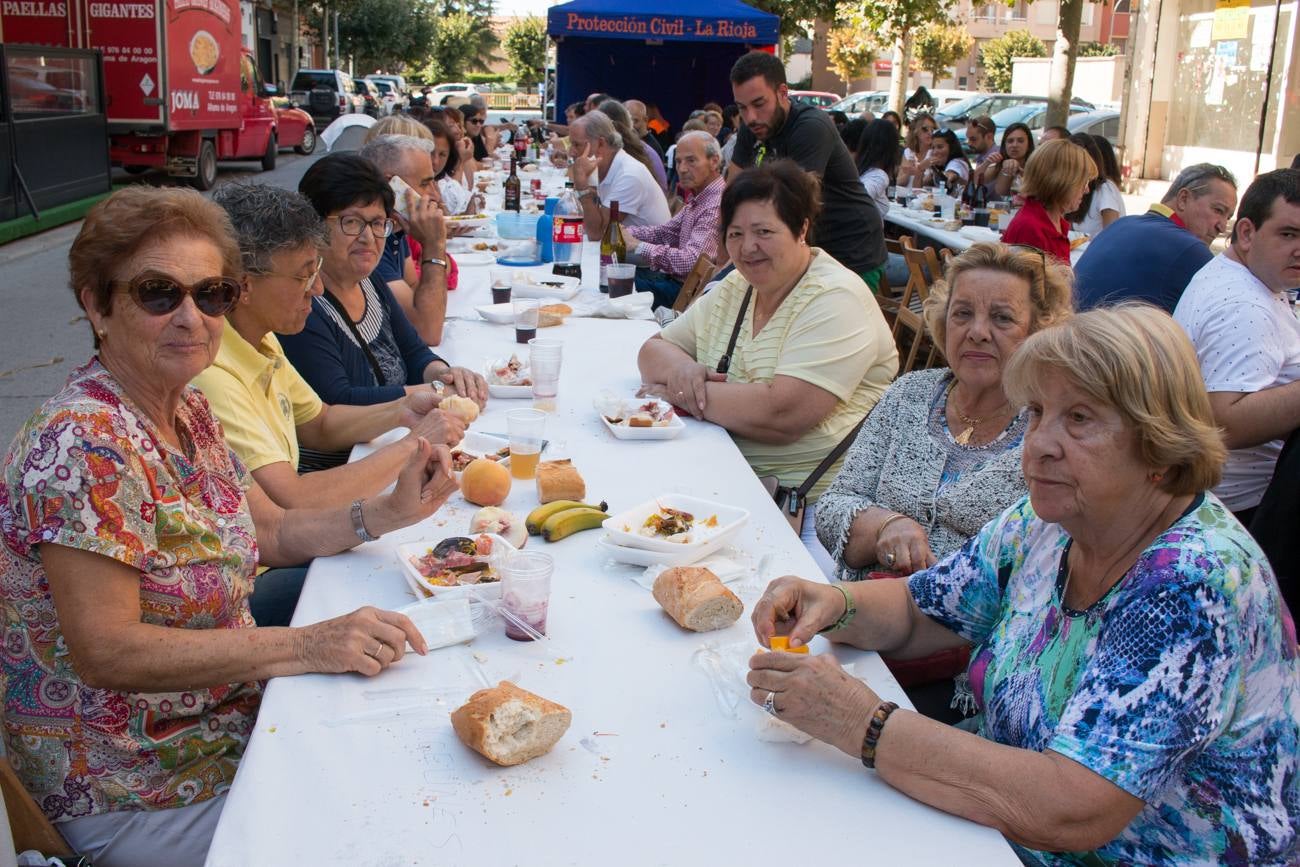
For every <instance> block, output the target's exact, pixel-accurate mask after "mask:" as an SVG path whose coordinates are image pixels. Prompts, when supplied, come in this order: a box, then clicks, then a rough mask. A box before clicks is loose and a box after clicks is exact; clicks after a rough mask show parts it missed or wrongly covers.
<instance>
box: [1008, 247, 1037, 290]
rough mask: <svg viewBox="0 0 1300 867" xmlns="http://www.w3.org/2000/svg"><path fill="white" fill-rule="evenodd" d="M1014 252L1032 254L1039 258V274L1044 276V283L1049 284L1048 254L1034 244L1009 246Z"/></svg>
mask: <svg viewBox="0 0 1300 867" xmlns="http://www.w3.org/2000/svg"><path fill="white" fill-rule="evenodd" d="M1007 246H1008V247H1010V248H1011V249H1012V250H1015V251H1016V252H1017V253H1032V254H1033V255H1035V256H1037V257H1038V268H1039V272H1040V273H1041V274H1042V275H1043V282H1047V254H1046V253H1044V252H1043V251H1042V250H1041V249H1039V248H1038V247H1035V246H1033V245H1032V244H1008V245H1007Z"/></svg>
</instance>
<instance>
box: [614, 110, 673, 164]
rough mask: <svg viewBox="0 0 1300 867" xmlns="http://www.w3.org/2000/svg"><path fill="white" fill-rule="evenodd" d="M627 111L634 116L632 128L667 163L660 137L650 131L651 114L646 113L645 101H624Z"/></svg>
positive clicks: (661, 160)
mask: <svg viewBox="0 0 1300 867" xmlns="http://www.w3.org/2000/svg"><path fill="white" fill-rule="evenodd" d="M623 107H624V108H625V109H627V113H628V114H629V115H630V116H631V118H632V129H633V130H635V131H636V134H637V135H639V136H641V141H643V142H645V143H646V144H647V145H649V146H650V148H651V150H653V151H654V152H655V153H657V154H658V155H659V161H660V162H661V163H665V164H666V163H667V157H666V155H665V154H664V146H663V145H661V144H660V143H659V139H658V138H656V137H655V136H654V134H653V133H651V132H650V121H649V116H648V115H647V114H646V107H645V103H644V102H642V101H641V100H639V99H629V100H627V101H625V102H624V103H623Z"/></svg>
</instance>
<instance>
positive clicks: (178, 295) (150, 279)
mask: <svg viewBox="0 0 1300 867" xmlns="http://www.w3.org/2000/svg"><path fill="white" fill-rule="evenodd" d="M108 287H109V288H110V289H112V290H113V291H114V292H126V293H128V294H129V295H130V296H131V298H132V299H133V300H134V301H135V303H136V304H137V305H139V307H140V309H141V310H143V311H144V312H146V313H148V314H150V315H152V316H165V315H167V314H168V313H171V312H172V311H174V310H175V309H176V308H178V307H180V306H181V304H182V303H183V302H184V301H185V298H186V296H190V297H193V299H194V306H195V307H197V308H199V312H200V313H202V314H203V315H204V316H225V315H226V314H227V313H229V312H230V311H231V310H232V309H233V308H234V306H235V304H236V303H238V301H239V296H240V295H241V294H243V291H244V287H243V286H241V285H240V283H239V281H238V280H236V279H234V278H233V277H208V278H205V279H203V280H199V281H198V282H197V283H193V284H191V285H189V286H186V285H184V284H183V283H181V282H179V281H177V280H174V279H173V278H171V277H162V276H157V275H150V274H143V275H141V276H139V277H136V278H135V279H133V280H113V281H111V282H110V283H109V284H108Z"/></svg>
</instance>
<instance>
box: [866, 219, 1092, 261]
mask: <svg viewBox="0 0 1300 867" xmlns="http://www.w3.org/2000/svg"><path fill="white" fill-rule="evenodd" d="M885 221H886V222H889V223H893V224H894V225H895V226H898V227H899V228H902V229H906V230H907V231H909V232H913V233H915V234H919V235H924V236H925V237H927V238H930V239H931V240H933V241H936V242H937V243H939V244H940V245H942V246H944V247H951V248H952V249H954V250H956V251H958V252H961V251H962V250H965V249H966V248H967V247H969V246H971V245H972V244H975V243H978V242H981V241H998V240H1001V236H1000V234H999V233H998V232H996V231H994V230H993V229H989V228H986V227H984V228H982V227H979V226H972V227H969V228H967V227H963V229H964V230H963V231H958V232H950V231H948V230H947V229H942V228H940V227H939V226H937V225H935V223H934V222H933V221H932V220H927V219H923V218H921V217H920V216H919V215H918V214H915V213H914V212H911V211H906V210H904V209H903V208H902V207H901V206H895V205H890V207H889V212H888V213H887V214H885ZM1086 249H1088V245H1087V244H1086V243H1085V244H1081V245H1079V246H1078V247H1076V248H1075V249H1073V250H1071V251H1070V264H1071V265H1074V264H1076V263H1077V262H1078V261H1079V257H1080V256H1082V255H1083V251H1084V250H1086Z"/></svg>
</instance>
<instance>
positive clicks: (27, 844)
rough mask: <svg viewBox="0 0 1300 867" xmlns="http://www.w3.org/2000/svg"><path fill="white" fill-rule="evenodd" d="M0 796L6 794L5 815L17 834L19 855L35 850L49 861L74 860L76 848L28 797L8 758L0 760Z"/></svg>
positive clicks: (14, 833) (10, 826)
mask: <svg viewBox="0 0 1300 867" xmlns="http://www.w3.org/2000/svg"><path fill="white" fill-rule="evenodd" d="M0 792H3V793H4V800H5V813H6V814H7V815H8V817H9V828H10V829H11V830H12V831H13V835H14V846H15V847H16V849H17V850H18V851H19V852H23V851H25V850H27V849H35V850H36V851H38V852H40V853H41V854H42V855H45V856H46V857H50V856H54V857H56V858H70V857H72V855H73V852H72V848H71V847H70V846H68V843H67V841H66V840H64V839H63V835H62V834H60V833H59V832H58V830H57V829H56V828H55V827H54V823H53V822H51V821H50V820H49V819H47V818H45V814H44V813H42V812H41V808H40V807H38V806H36V801H35V800H34V799H33V798H32V796H31V795H29V794H28V793H27V789H25V788H24V787H23V784H22V781H20V780H19V779H18V774H17V773H16V772H15V771H14V768H13V765H11V764H9V760H8V758H5V757H0Z"/></svg>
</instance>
